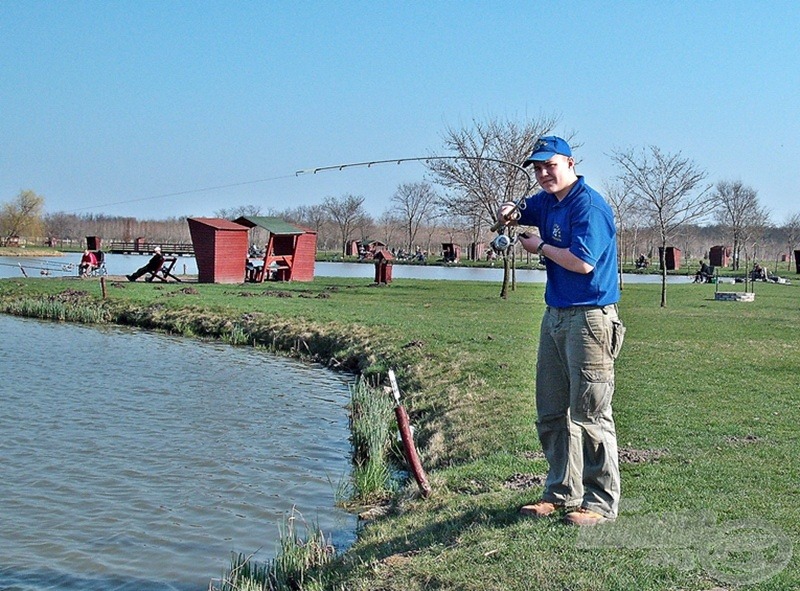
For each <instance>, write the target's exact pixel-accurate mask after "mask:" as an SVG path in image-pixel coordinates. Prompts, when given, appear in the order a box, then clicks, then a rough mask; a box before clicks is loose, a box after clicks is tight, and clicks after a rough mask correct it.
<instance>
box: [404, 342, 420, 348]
mask: <svg viewBox="0 0 800 591" xmlns="http://www.w3.org/2000/svg"><path fill="white" fill-rule="evenodd" d="M424 346H425V341H410V342H408V343H406V344H405V345H403V349H422V348H423V347H424Z"/></svg>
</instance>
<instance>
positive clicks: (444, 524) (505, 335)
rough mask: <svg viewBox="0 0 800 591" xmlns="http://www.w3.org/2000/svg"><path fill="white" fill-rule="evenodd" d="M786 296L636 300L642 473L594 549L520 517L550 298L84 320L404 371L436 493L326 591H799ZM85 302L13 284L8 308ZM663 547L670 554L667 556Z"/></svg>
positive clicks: (620, 417)
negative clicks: (751, 531)
mask: <svg viewBox="0 0 800 591" xmlns="http://www.w3.org/2000/svg"><path fill="white" fill-rule="evenodd" d="M789 278H790V279H791V280H792V283H793V284H792V285H773V284H763V283H759V284H756V285H755V293H756V300H755V302H752V303H744V302H716V301H714V299H713V296H714V286H713V285H683V284H681V285H669V286H668V295H667V302H668V307H667V308H660V307H659V301H660V297H659V290H660V286H659V285H645V284H626V285H625V288H624V291H623V298H622V302H621V304H620V313H621V316H622V319H623V321H624V322H625V324H626V325H627V327H628V332H627V336H626V342H625V346H624V348H623V351H622V355H621V357H620V359H619V362H618V364H617V391H616V394H615V399H614V409H615V417H616V421H617V431H618V439H619V443H620V446H621V447H622V448H623V450H624V451H625V452H626V454H629V455H632V456H639V457H640V459H642V460H643V461H639V462H636V463H632V462H628V463H623V464H622V487H623V505H622V511H621V516H620V519H619V520H618V521H617V523H616V524H614V526H613V527H614V528H617V529H609V530H605V531H608V532H610V533H609V534H602V535H604V536H608V537H609V540H606V541H605V542H603V540H604V538H597V539H599V540H600V542H602V543H598V544H596V545H594V546H593V545H592V544H591V543H587V542H588V541H589V540H591V539H593V538H591V537H589V538H588V539H587V538H586V537H585V536H587V535H589V536H591V534H585V533H583V532H579V531H578V530H576V529H571V528H567V527H565V526H563V525H561V524H560V523H558V522H557V521H551V520H545V521H541V522H534V521H530V520H526V519H522V518H520V517H518V515H517V509H518V507H519V506H520V505H522V504H524V503H525V502H528V501H530V500H532V499H535V498H537V497H538V495H539V494H540V492H541V488H540V487H539V486H535V485H534V486H531V487H528V488H525V486H524V483H526V482H534V483H535V482H538V481H537V480H536V477H539V476H541V475H543V474H544V473H545V472H546V470H547V467H546V464H545V462H544V461H543V460H542V459H541V456H540V455H539V454H538V451H539V444H538V441H537V437H536V432H535V426H534V421H535V416H536V413H535V408H534V403H533V400H534V397H533V385H534V377H535V376H534V359H535V353H536V347H537V341H538V325H539V321H540V319H541V315H542V312H543V303H542V300H543V286H542V285H531V284H520V285H519V286H518V289H517V291H516V292H514V293H512V294H511V296H510V298H509V299H508V300H501V299H500V298H499V297H498V295H499V290H500V286H499V285H497V284H491V283H469V282H448V281H411V280H395V281H394V282H393V283H392V284H391V285H390V286H386V287H375V286H372V285H371V284H370V282H369V280H365V279H328V278H321V279H317V280H315V281H314V282H312V283H308V284H301V283H290V284H287V285H276V284H269V285H261V286H249V285H248V286H219V285H191V286H189V285H187V284H181V285H175V284H170V285H162V286H155V285H152V284H127V283H120V284H113V282H110V284H109V288H108V293H109V297H108V299H107V300H106V301H105V302H101V301H100V300H99V295H100V291H99V284H98V283H96V282H91V281H83V282H80V283H79V285H80V286H81V289H83V290H85V291H87V292H90V293H89V295H87V296H85V298H83V299H81V305H86V302H87V301H89V302H90V303H91V304H92V305H96V306H98V307H100V308H102V310H103V317H104V318H107V319H109V320H110V321H114V322H121V323H130V324H139V325H143V326H146V327H150V328H156V329H161V330H170V331H173V332H179V333H183V334H194V335H197V336H204V337H213V338H223V335H225V334H228V335H231V336H230V337H229V338H231V340H232V341H233V340H235V341H236V342H244V343H248V344H253V343H255V344H256V345H257V346H261V347H264V348H265V349H268V350H275V351H280V352H288V353H290V354H294V355H301V356H306V357H309V358H314V359H318V360H321V361H324V362H326V363H328V362H329V363H330V365H331V366H333V367H341V368H347V369H354V370H357V371H360V372H363V373H364V374H365V375H367V376H369V378H370V380H373V381H375V380H381V379H382V378H384V377H385V372H386V370H387V369H388V368H390V367H391V368H394V369H395V371H396V372H397V374H398V378H399V380H400V385H401V389H402V391H403V396H404V400H405V402H406V404H407V406H408V408H409V411H410V414H411V417H412V422H413V423H414V425H415V427H416V429H417V431H416V432H417V435H418V446H419V448H420V451H421V455H422V461H423V464H424V466H425V468H426V469H427V471H428V476H429V478H430V480H431V484H432V486H433V489H434V494H433V496H432V497H431V498H429V499H427V500H423V499H420V498H418V497H417V496H416V495H414V492H415V487H414V485H413V482H412V483H411V484H409V485H408V486H407V487H405V488H404V489H403V490H401V491H398V493H397V494H396V496H395V502H394V505H393V506H392V508H391V510H390V512H389V515H388V516H387V517H385V518H381V519H377V520H375V521H373V522H370V523H368V524H366V525H365V526H364V527H363V528H362V529H361V530H360V532H359V537H358V540H357V542H356V544H355V545H354V547H353V548H351V549H350V550H349V551H348V552H346V553H344V554H343V555H340V556H337V557H336V558H335V559H334V560H333V561H332V562H331V563H330V564H327V565H325V566H323V567H320V568H319V569H315V571H314V573H312V574H313V579H314V580H315V581H318V583H319V585H321V586H322V588H325V589H347V590H359V589H363V590H367V589H369V590H384V591H389V590H397V591H400V590H403V591H405V590H415V589H459V590H460V589H463V590H471V589H475V590H478V589H481V590H483V589H497V590H500V589H503V590H520V591H521V590H527V589H541V590H545V591H550V590H552V591H563V590H564V589H570V590H572V591H577V590H580V591H593V590H597V591H601V590H602V591H608V590H631V591H633V590H650V591H656V590H659V591H660V590H678V589H681V590H687V591H689V590H693V591H704V590H708V589H712V588H714V587H715V586H717V587H722V588H724V589H733V588H734V587H736V586H737V585H736V584H737V583H739V582H743V583H746V584H743V585H742V586H741V588H744V589H756V590H776V591H777V590H784V589H793V588H798V587H800V568H798V562H797V560H796V559H794V558H792V559H791V560H790V561H789V562H788V564H786V565H784V563H783V562H782V557H786V556H787V554H788V553H789V552H791V550H792V546H793V545H795V544H796V542H797V541H798V540H800V498H798V497H800V492H798V482H800V459H798V455H799V454H798V452H799V451H800V445H798V443H799V442H798V428H797V425H798V424H800V408H798V403H797V391H798V383H799V382H800V340H798V338H797V337H798V330H797V318H798V312H799V311H800V289H798V284H800V281H798V277H797V276H796V275H794V274H791V275H789ZM76 285H78V283H76V281H72V280H69V279H65V280H51V279H47V280H40V279H31V280H22V279H16V280H3V281H0V307H2V306H5V305H6V304H5V302H9V301H15V300H19V299H37V298H47V297H49V296H54V295H56V294H58V293H61V292H63V291H64V290H67V289H69V288H70V287H74V286H76ZM188 287H190V288H191V289H187V288H188ZM724 289H726V290H740V289H743V287H742V286H739V285H726V286H724ZM84 300H86V301H84ZM3 309H7V308H3ZM233 335H235V339H234V337H233ZM520 483H523V484H522V485H521V484H520ZM747 520H751V521H752V520H755V523H756V524H761V525H762V526H763V528H767V529H766V530H767V533H770V532H771V533H772V534H773V536H772V538H770V540H771V541H772V542H773V543H772V546H770V547H768V548H761V547H759V548H753V547H752V546H753V544H752V543H750V542H751V541H752V540H753V539H757V538H752V537H751V538H747V537H746V536H745V538H744V539H739V538H741V537H742V532H743V531H745V530H744V526H745V525H747V523H749V522H748V521H747ZM676 524H678V525H676ZM751 524H752V523H751ZM770 528H772V529H770ZM683 530H685V531H686V532H688V533H685V534H684V531H683ZM737 534H738V535H739V538H737ZM600 535H601V534H598V536H600ZM614 536H616V538H614ZM653 537H655V539H657V540H663V541H664V543H665V548H663V549H662V550H659V549H657V548H653V547H651V546H652V543H651V540H652V538H653ZM615 539H616V541H614V540H615ZM669 540H672V545H670V544H669V543H667V542H669ZM676 540H677V541H676ZM720 540H724V541H727V543H728V544H729V546H721V548H722V550H720V544H721V542H720ZM265 542H268V541H265ZM648 544H649V545H648ZM715 544H716V546H715ZM715 548H716V549H717V552H716V553H713V552H710V550H709V549H715ZM244 550H247V549H244ZM726 560H727V562H726ZM715 561H716V562H715ZM737 568H738V569H739V571H737V570H736V569H737ZM759 569H760V570H759ZM740 571H741V572H740ZM742 573H744V575H743V574H742ZM747 573H751V575H752V573H755V574H756V575H758V576H756V575H753V576H754V577H755V579H757V580H755V582H752V581H751V580H746V576H745V575H746V574H747ZM715 577H716V578H715ZM737 577H738V578H737ZM751 578H752V577H751ZM737 588H738V587H737Z"/></svg>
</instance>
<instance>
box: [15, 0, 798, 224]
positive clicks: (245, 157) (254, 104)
mask: <svg viewBox="0 0 800 591" xmlns="http://www.w3.org/2000/svg"><path fill="white" fill-rule="evenodd" d="M798 31H800V3H798V2H796V1H788V0H787V1H780V2H770V1H766V2H758V3H756V2H751V1H748V2H743V1H730V2H710V1H699V2H697V1H695V2H688V1H687V2H674V1H668V0H660V1H641V2H633V1H628V2H607V1H606V2H585V1H580V0H576V1H573V2H568V3H564V2H537V1H528V2H510V1H508V2H504V1H498V0H494V1H486V2H472V1H463V2H455V1H422V0H411V1H404V2H391V3H389V2H382V1H375V2H358V3H356V2H348V1H337V2H334V1H322V0H318V1H313V2H310V1H309V2H295V1H293V2H288V1H286V2H282V1H264V2H261V1H258V2H255V1H253V2H236V1H232V2H228V1H226V2H207V1H186V2H182V1H171V2H160V1H155V0H136V1H124V0H121V1H115V2H107V1H103V2H86V1H74V2H52V1H34V0H25V1H20V2H17V1H12V0H2V1H0V140H1V141H2V149H1V150H0V202H2V201H9V200H10V199H12V198H13V197H15V196H16V195H17V194H18V193H19V191H20V190H21V189H32V190H34V191H36V192H37V193H39V194H41V195H43V196H44V197H45V200H46V209H47V211H49V212H55V211H70V212H91V213H98V214H111V215H134V216H137V217H140V218H163V217H168V216H183V215H199V216H202V215H211V214H212V213H213V212H214V211H215V210H218V209H221V208H225V207H233V206H238V205H247V204H256V205H260V206H261V207H262V208H263V209H264V210H266V209H267V208H270V207H274V208H277V209H284V208H286V207H291V206H296V205H311V204H315V203H320V202H321V201H322V199H323V198H324V197H325V196H327V195H332V196H340V195H343V194H345V193H353V194H356V195H363V196H364V197H365V198H366V201H365V205H366V207H367V209H368V210H369V212H370V213H372V214H373V215H375V216H378V215H380V214H381V213H382V212H383V211H384V210H385V209H386V208H387V207H388V205H389V199H390V197H391V195H392V194H393V192H394V191H395V189H396V188H397V185H398V184H399V183H401V182H411V181H418V180H422V178H423V177H424V173H425V170H424V168H423V167H422V166H421V165H418V164H402V165H394V164H392V165H384V166H381V167H374V168H371V169H351V170H348V171H343V172H328V173H320V174H317V175H303V176H299V177H298V176H295V175H294V173H295V171H297V170H299V169H305V168H308V167H316V166H325V165H330V164H337V163H343V162H358V161H363V160H377V159H384V158H404V157H416V156H425V155H428V154H430V153H441V152H442V133H443V131H444V129H445V127H446V126H455V127H461V126H463V125H469V124H470V122H471V121H473V120H476V119H477V120H485V119H487V118H489V117H504V118H510V119H522V118H525V117H533V118H536V117H539V116H557V117H558V118H559V121H560V124H559V127H558V129H557V131H558V132H559V133H562V134H571V133H574V134H575V135H576V139H577V140H578V141H580V142H581V143H582V144H583V146H582V147H581V149H580V151H579V153H578V154H577V156H578V157H579V159H580V160H581V164H580V166H579V169H578V170H579V173H581V174H584V175H585V176H586V178H587V181H588V182H589V183H590V184H592V185H594V186H596V187H598V188H599V187H601V186H602V183H603V182H604V181H605V180H606V179H609V178H610V177H612V176H613V175H614V174H615V173H616V171H615V169H614V167H613V166H612V163H611V160H610V158H609V157H608V154H609V153H610V152H611V151H612V150H614V149H624V148H629V147H644V146H647V145H651V144H652V145H657V146H659V147H660V148H661V149H662V150H664V151H667V152H671V153H675V152H681V153H682V154H683V155H684V156H686V157H688V158H690V159H692V160H693V161H694V162H695V163H696V164H697V165H698V166H700V167H701V168H703V169H705V170H706V171H707V172H708V180H709V181H710V182H717V181H719V180H741V181H743V182H744V183H745V184H747V185H749V186H751V187H753V188H755V189H756V190H757V191H758V194H759V197H760V199H761V202H762V204H763V205H765V206H766V207H768V208H769V209H770V210H771V211H772V212H773V221H775V222H776V223H781V222H782V221H783V220H784V219H785V217H786V215H787V214H790V213H795V212H798V211H800V203H798V196H800V180H799V179H798V172H797V163H798V161H800V117H799V116H798V112H799V111H800V109H798V106H800V43H798V40H799V39H800V33H798ZM251 181H263V182H251ZM238 183H241V184H238ZM234 184H238V185H237V186H235V187H228V188H219V189H213V190H207V191H199V192H195V191H194V190H195V189H205V188H209V187H220V186H225V185H234Z"/></svg>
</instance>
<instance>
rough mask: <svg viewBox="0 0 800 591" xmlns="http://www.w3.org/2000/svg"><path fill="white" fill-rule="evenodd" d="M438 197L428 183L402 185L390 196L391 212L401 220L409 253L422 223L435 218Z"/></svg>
mask: <svg viewBox="0 0 800 591" xmlns="http://www.w3.org/2000/svg"><path fill="white" fill-rule="evenodd" d="M438 200H439V196H438V195H437V193H436V191H435V190H434V189H433V187H432V186H431V185H430V183H426V182H420V183H403V184H402V185H400V186H399V187H397V191H395V193H394V195H392V200H391V202H392V211H393V212H394V213H396V214H397V217H398V218H399V219H401V220H402V222H403V227H404V228H405V237H406V246H407V248H408V250H409V252H410V251H411V250H412V247H413V245H414V242H415V241H416V239H417V232H418V231H419V229H420V226H422V224H423V223H424V222H429V221H430V220H431V219H432V218H433V217H435V214H436V209H437V204H438Z"/></svg>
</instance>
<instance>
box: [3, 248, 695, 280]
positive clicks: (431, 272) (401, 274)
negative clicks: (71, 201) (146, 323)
mask: <svg viewBox="0 0 800 591" xmlns="http://www.w3.org/2000/svg"><path fill="white" fill-rule="evenodd" d="M148 258H149V257H145V256H141V255H123V254H109V255H106V268H107V269H108V272H109V274H111V275H125V274H128V273H131V272H133V271H135V270H136V269H138V268H139V267H141V266H142V265H144V264H145V262H147V260H148ZM78 261H80V254H77V253H69V254H67V255H65V256H63V257H47V258H18V257H0V278H5V277H22V271H21V270H20V267H19V266H20V265H22V266H23V267H24V268H25V269H26V272H27V273H28V276H30V277H36V276H41V275H40V274H41V273H42V271H47V272H49V273H50V275H51V276H54V277H59V276H61V277H63V276H64V275H65V274H66V275H77V265H78ZM70 265H71V267H70ZM65 267H66V269H65ZM314 269H315V270H314V274H315V275H316V276H318V277H352V278H364V279H373V278H374V277H375V267H374V266H373V265H371V264H368V263H320V262H318V263H316V265H315V267H314ZM174 272H175V273H176V274H188V275H196V274H197V262H196V261H195V259H194V257H179V258H178V262H177V263H176V265H175V270H174ZM392 278H393V279H436V280H457V281H493V282H501V281H502V280H503V269H502V265H500V264H498V267H495V268H485V267H484V268H476V267H444V266H441V265H394V266H393V267H392ZM692 278H693V277H689V276H686V275H670V276H669V277H667V281H668V282H669V283H686V282H689V281H691V280H692ZM545 279H546V277H545V272H544V271H538V270H530V269H518V270H517V281H519V282H523V283H544V282H545ZM623 280H624V281H625V282H626V283H661V276H660V275H658V274H638V273H626V274H625V275H624V276H623Z"/></svg>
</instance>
